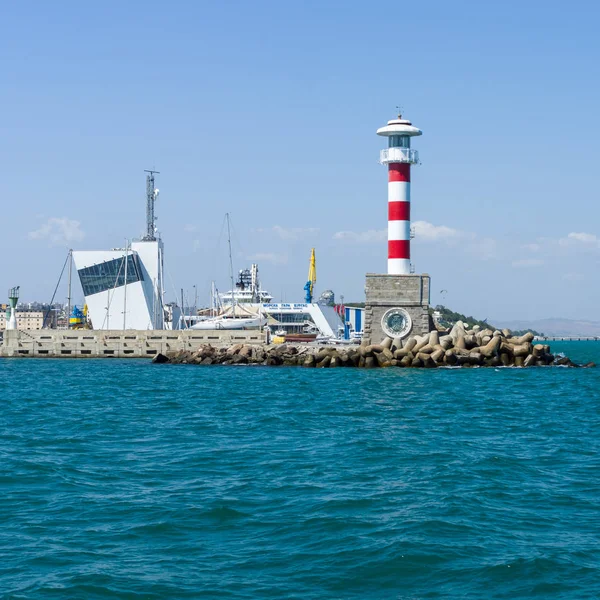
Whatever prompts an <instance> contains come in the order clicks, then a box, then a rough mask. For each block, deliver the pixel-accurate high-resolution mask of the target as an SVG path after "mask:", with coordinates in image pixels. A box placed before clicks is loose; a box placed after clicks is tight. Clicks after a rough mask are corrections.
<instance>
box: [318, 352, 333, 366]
mask: <svg viewBox="0 0 600 600" xmlns="http://www.w3.org/2000/svg"><path fill="white" fill-rule="evenodd" d="M330 362H331V356H329V355H327V356H325V357H324V358H322V359H321V360H317V367H318V368H319V369H324V368H327V367H328V366H329V363H330Z"/></svg>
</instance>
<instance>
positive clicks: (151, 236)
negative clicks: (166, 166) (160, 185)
mask: <svg viewBox="0 0 600 600" xmlns="http://www.w3.org/2000/svg"><path fill="white" fill-rule="evenodd" d="M144 173H148V175H147V177H146V235H145V236H144V237H143V238H142V240H143V241H144V242H154V241H156V235H155V227H154V222H155V221H156V217H155V216H154V203H155V202H156V199H157V198H158V189H156V188H155V187H154V173H160V171H152V170H148V169H144Z"/></svg>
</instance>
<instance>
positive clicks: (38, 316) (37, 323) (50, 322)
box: [0, 306, 58, 331]
mask: <svg viewBox="0 0 600 600" xmlns="http://www.w3.org/2000/svg"><path fill="white" fill-rule="evenodd" d="M44 319H45V327H47V328H48V327H50V328H52V329H55V328H56V326H57V319H58V311H57V310H55V309H50V308H45V309H30V308H21V307H18V306H17V329H21V330H25V331H27V330H30V331H31V330H36V329H43V328H44ZM4 329H6V309H4V310H2V311H0V330H4Z"/></svg>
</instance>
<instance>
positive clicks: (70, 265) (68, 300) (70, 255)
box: [67, 250, 73, 329]
mask: <svg viewBox="0 0 600 600" xmlns="http://www.w3.org/2000/svg"><path fill="white" fill-rule="evenodd" d="M72 271H73V250H69V282H68V284H67V329H70V327H71V273H72Z"/></svg>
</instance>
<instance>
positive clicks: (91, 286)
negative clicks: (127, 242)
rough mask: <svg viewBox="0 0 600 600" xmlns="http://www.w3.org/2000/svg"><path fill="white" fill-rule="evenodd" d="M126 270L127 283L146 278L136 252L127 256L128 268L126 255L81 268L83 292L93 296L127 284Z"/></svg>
mask: <svg viewBox="0 0 600 600" xmlns="http://www.w3.org/2000/svg"><path fill="white" fill-rule="evenodd" d="M125 271H127V283H135V282H136V281H143V279H144V278H143V276H142V269H141V268H140V265H139V262H138V257H137V255H135V254H129V255H128V256H127V269H125V256H123V257H120V258H115V259H113V260H108V261H106V262H103V263H99V264H97V265H92V266H91V267H85V268H84V269H79V271H77V272H78V273H79V280H80V281H81V287H82V288H83V293H84V294H85V295H86V296H92V295H94V294H99V293H100V292H105V291H106V290H112V289H113V288H115V287H120V286H122V285H125Z"/></svg>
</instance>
